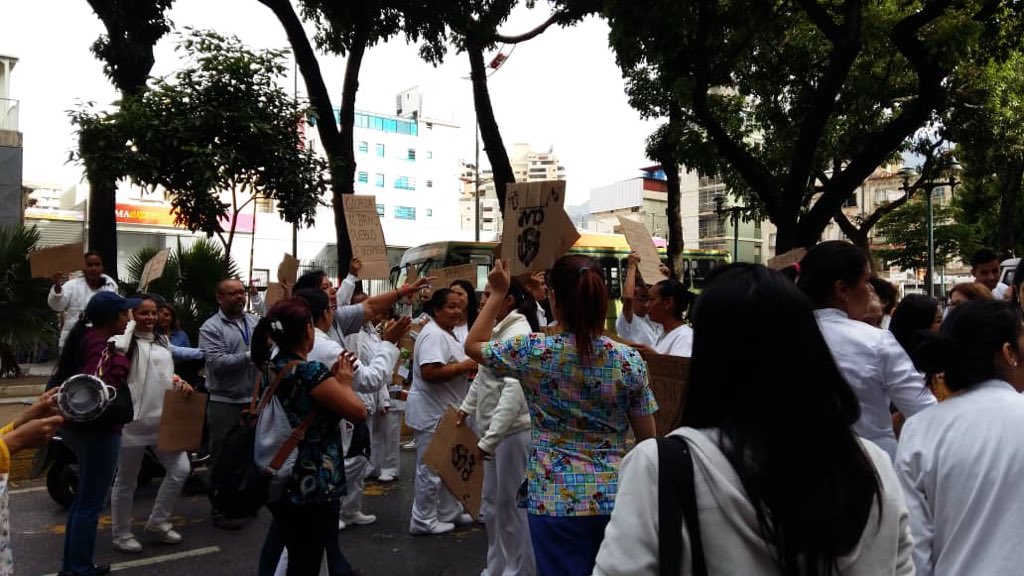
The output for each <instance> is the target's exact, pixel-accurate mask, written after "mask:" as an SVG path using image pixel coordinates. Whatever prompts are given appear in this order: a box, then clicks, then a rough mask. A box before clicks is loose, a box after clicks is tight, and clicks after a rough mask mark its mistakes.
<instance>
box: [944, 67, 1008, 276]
mask: <svg viewBox="0 0 1024 576" xmlns="http://www.w3.org/2000/svg"><path fill="white" fill-rule="evenodd" d="M958 80H959V84H960V85H961V86H962V88H961V90H959V91H958V92H957V96H958V98H959V99H960V100H961V102H960V105H958V106H956V107H955V108H953V109H952V110H951V111H950V114H949V115H948V120H947V122H946V125H947V130H948V132H949V134H950V138H951V139H953V140H954V141H956V143H957V147H956V154H957V156H958V157H959V158H960V160H961V161H962V162H963V163H964V165H965V171H964V179H965V182H964V184H965V187H964V194H965V195H966V196H965V199H964V202H963V203H962V206H961V207H962V208H963V211H964V215H965V216H966V218H967V220H968V222H970V223H972V224H974V225H975V226H976V232H977V233H978V234H979V235H980V236H981V237H982V238H983V239H984V240H983V241H984V242H985V244H986V245H988V246H995V247H996V248H997V250H998V251H999V252H1000V253H1001V254H1002V255H1003V256H1004V257H1010V256H1012V255H1013V254H1014V253H1020V250H1021V249H1022V248H1024V237H1022V235H1021V233H1020V226H1019V225H1018V222H1022V221H1024V214H1022V205H1021V204H1022V200H1024V199H1022V195H1021V186H1022V185H1024V126H1022V125H1021V122H1020V119H1021V118H1022V117H1024V54H1022V53H1020V52H1017V53H1014V54H1013V55H1012V56H1011V57H1010V58H1009V59H1008V60H1006V61H1005V62H989V63H987V64H986V65H985V66H982V67H978V68H976V69H973V70H969V71H968V73H967V74H964V75H963V77H961V78H958Z"/></svg>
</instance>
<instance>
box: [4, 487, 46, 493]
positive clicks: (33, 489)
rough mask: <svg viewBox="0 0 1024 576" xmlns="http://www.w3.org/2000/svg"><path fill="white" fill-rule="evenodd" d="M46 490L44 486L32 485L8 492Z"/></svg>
mask: <svg viewBox="0 0 1024 576" xmlns="http://www.w3.org/2000/svg"><path fill="white" fill-rule="evenodd" d="M43 490H46V486H33V487H32V488H18V489H17V490H11V491H10V492H8V494H25V493H27V492H42V491H43Z"/></svg>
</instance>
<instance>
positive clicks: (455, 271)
mask: <svg viewBox="0 0 1024 576" xmlns="http://www.w3.org/2000/svg"><path fill="white" fill-rule="evenodd" d="M428 275H429V276H433V277H434V280H431V281H430V293H431V294H433V293H434V290H437V289H438V288H447V287H449V286H451V285H452V282H455V281H456V280H466V281H468V282H469V283H470V284H472V285H473V288H474V289H476V288H478V286H477V285H476V264H463V265H461V266H448V267H447V268H438V269H436V270H431V271H430V272H429V273H428Z"/></svg>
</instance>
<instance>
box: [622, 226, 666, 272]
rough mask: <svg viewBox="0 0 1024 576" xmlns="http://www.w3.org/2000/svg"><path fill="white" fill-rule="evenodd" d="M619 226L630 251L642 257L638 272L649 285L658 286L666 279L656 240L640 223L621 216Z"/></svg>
mask: <svg viewBox="0 0 1024 576" xmlns="http://www.w3.org/2000/svg"><path fill="white" fill-rule="evenodd" d="M619 226H621V227H622V235H623V236H625V237H626V242H627V243H629V249H630V250H632V251H633V252H636V255H637V256H639V257H640V263H639V264H638V265H637V271H638V272H640V275H641V276H643V278H644V282H645V283H647V284H656V283H658V282H660V281H662V280H664V279H665V275H664V274H662V273H661V267H660V264H661V257H660V256H658V249H657V247H655V246H654V239H652V238H651V233H650V232H648V231H647V227H645V226H644V225H643V224H641V223H640V222H637V221H636V220H631V219H629V218H626V217H624V216H619Z"/></svg>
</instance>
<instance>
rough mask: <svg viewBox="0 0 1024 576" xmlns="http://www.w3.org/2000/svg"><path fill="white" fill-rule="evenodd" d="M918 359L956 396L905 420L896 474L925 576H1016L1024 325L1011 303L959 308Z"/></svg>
mask: <svg viewBox="0 0 1024 576" xmlns="http://www.w3.org/2000/svg"><path fill="white" fill-rule="evenodd" d="M920 350H921V352H920V358H921V361H922V363H923V364H924V367H925V368H926V369H927V370H928V371H930V372H944V373H945V379H946V386H948V387H949V389H950V390H952V391H953V392H955V393H956V394H955V395H954V396H952V397H950V398H948V399H946V401H944V402H942V403H941V404H939V405H938V406H936V407H934V408H930V409H928V410H926V411H924V412H922V413H920V414H918V415H916V416H914V417H913V418H910V419H909V420H907V423H906V424H905V425H904V426H903V432H902V435H901V436H900V444H899V447H898V448H897V451H896V472H897V474H898V475H899V479H900V483H901V484H902V486H903V494H904V495H905V497H906V499H907V505H908V506H909V508H910V528H911V533H912V534H913V536H914V564H915V565H916V566H917V573H918V574H919V575H924V576H930V575H932V574H935V575H946V574H949V575H953V574H1019V573H1020V570H1021V566H1022V565H1024V547H1022V546H1021V535H1024V500H1022V499H1021V497H1020V479H1021V478H1022V477H1024V435H1021V422H1024V397H1022V396H1021V394H1020V392H1021V391H1022V390H1024V327H1022V325H1021V318H1020V312H1019V311H1018V309H1017V308H1016V307H1015V306H1014V305H1013V304H1012V303H1010V302H1005V301H996V300H978V301H972V302H966V303H964V304H961V305H959V306H957V307H956V308H955V309H954V310H953V311H952V312H950V313H949V316H948V317H947V318H946V320H945V321H944V322H943V323H942V328H941V330H940V332H939V334H937V335H933V336H931V337H929V338H928V339H926V340H925V342H924V343H923V345H922V346H921V349H920Z"/></svg>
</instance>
